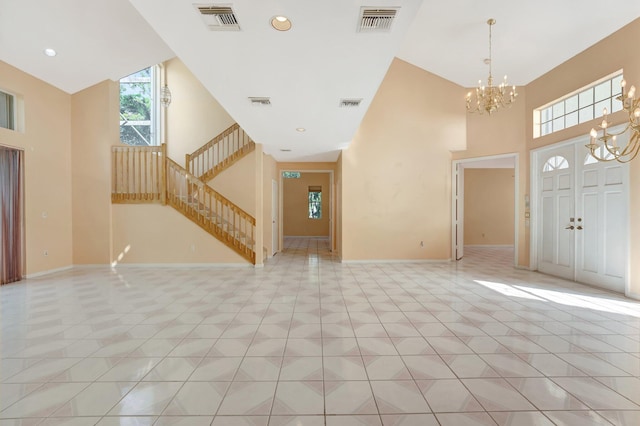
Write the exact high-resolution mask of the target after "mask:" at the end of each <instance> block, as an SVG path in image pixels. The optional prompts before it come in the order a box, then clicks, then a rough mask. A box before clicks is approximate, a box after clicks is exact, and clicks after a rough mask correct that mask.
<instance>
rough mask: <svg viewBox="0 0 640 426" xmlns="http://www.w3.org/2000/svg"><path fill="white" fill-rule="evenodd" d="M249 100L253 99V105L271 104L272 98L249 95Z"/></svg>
mask: <svg viewBox="0 0 640 426" xmlns="http://www.w3.org/2000/svg"><path fill="white" fill-rule="evenodd" d="M249 101H251V105H258V106H267V105H271V98H267V97H249Z"/></svg>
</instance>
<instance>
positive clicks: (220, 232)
mask: <svg viewBox="0 0 640 426" xmlns="http://www.w3.org/2000/svg"><path fill="white" fill-rule="evenodd" d="M167 203H168V204H169V205H171V206H172V207H174V208H175V209H176V210H178V211H180V212H181V213H182V214H184V215H185V216H187V217H188V218H189V219H191V220H192V221H193V222H195V223H196V224H197V225H198V226H200V227H201V228H203V229H204V230H205V231H207V232H209V233H210V234H212V235H214V236H216V237H217V238H218V239H219V240H220V241H222V242H223V243H224V244H226V245H227V246H228V247H229V248H231V249H232V250H234V251H236V252H237V253H238V254H240V255H241V256H243V257H244V258H246V259H247V260H249V261H250V262H252V263H254V264H255V260H256V259H255V257H256V255H255V250H254V245H255V232H256V231H255V226H256V220H255V218H253V217H252V216H251V215H250V214H248V213H247V212H245V211H244V210H242V209H241V208H240V207H238V206H236V205H235V204H233V203H232V202H231V201H229V200H228V199H227V198H225V197H223V196H222V195H220V194H219V193H218V192H216V191H215V190H213V189H212V188H211V187H210V186H209V185H207V184H206V183H203V182H202V181H201V180H200V179H198V178H197V177H195V176H193V175H192V174H190V173H189V172H188V171H187V170H186V169H185V168H183V167H182V166H180V165H179V164H178V163H176V162H175V161H173V160H171V159H170V158H168V159H167Z"/></svg>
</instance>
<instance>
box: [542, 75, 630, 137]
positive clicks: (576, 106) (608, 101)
mask: <svg viewBox="0 0 640 426" xmlns="http://www.w3.org/2000/svg"><path fill="white" fill-rule="evenodd" d="M621 82H622V71H619V72H617V73H615V74H614V75H612V76H608V77H606V78H605V79H604V80H600V81H597V82H595V83H592V84H591V85H589V86H587V87H584V88H582V89H580V90H578V91H576V92H574V93H571V94H569V95H567V96H564V97H562V98H560V99H558V100H556V101H553V102H552V103H551V104H548V105H546V106H544V107H540V108H538V109H536V110H534V111H533V137H534V138H537V137H540V136H545V135H548V134H550V133H553V132H557V131H560V130H563V129H566V128H569V127H571V126H575V125H576V124H579V123H585V122H587V121H591V120H593V119H596V118H599V117H602V111H603V109H604V108H606V109H607V111H608V112H609V113H612V112H616V111H620V110H622V102H620V101H618V100H617V99H616V97H618V96H620V94H621V93H622V89H621V87H620V83H621Z"/></svg>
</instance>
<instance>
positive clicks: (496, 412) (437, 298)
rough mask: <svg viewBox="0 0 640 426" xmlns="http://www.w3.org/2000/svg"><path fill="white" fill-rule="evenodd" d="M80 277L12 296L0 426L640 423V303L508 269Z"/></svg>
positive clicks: (471, 264)
mask: <svg viewBox="0 0 640 426" xmlns="http://www.w3.org/2000/svg"><path fill="white" fill-rule="evenodd" d="M327 247H328V244H327V241H326V240H322V239H300V238H298V239H287V240H286V249H285V250H284V251H283V252H282V253H280V254H278V255H277V256H276V257H274V258H273V259H269V260H268V261H267V262H266V264H265V266H264V268H262V269H253V268H250V267H247V268H203V267H194V268H189V269H186V268H132V267H129V268H124V267H121V268H119V269H118V270H117V271H112V270H110V269H107V268H105V269H75V270H71V271H68V272H63V273H58V274H55V275H50V276H47V277H42V278H38V279H33V280H28V281H25V282H22V283H17V284H11V285H7V286H4V287H1V288H0V300H1V311H0V319H1V322H0V327H1V330H0V331H1V334H0V356H1V358H0V426H6V425H36V424H38V425H78V426H82V425H95V424H98V425H100V426H105V425H151V424H155V425H161V426H162V425H185V426H186V425H195V426H198V425H212V424H213V425H222V426H234V425H252V426H256V425H270V426H284V425H297V426H315V425H330V426H336V425H337V426H349V425H379V426H380V425H385V426H387V425H396V426H399V425H405V426H406V425H420V426H430V425H454V426H463V425H495V424H498V425H517V426H526V425H552V424H558V425H580V426H585V425H611V424H615V425H640V376H639V375H640V303H638V302H635V301H632V300H629V299H625V298H624V297H621V296H619V295H615V294H611V293H607V292H604V291H599V290H597V289H594V288H591V287H586V286H582V285H579V284H575V283H571V282H567V281H563V280H560V279H556V278H553V277H549V276H545V275H540V274H537V273H532V272H528V271H523V270H516V269H514V268H512V267H511V265H512V258H513V252H512V251H510V250H508V249H501V248H485V249H480V248H468V249H467V251H466V257H465V258H464V259H463V260H462V261H460V262H456V263H448V262H447V263H444V262H443V263H424V264H420V263H378V264H341V263H339V262H337V261H336V260H335V259H334V258H333V257H332V256H331V254H330V253H329V252H328V249H327Z"/></svg>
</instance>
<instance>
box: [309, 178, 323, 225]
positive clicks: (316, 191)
mask: <svg viewBox="0 0 640 426" xmlns="http://www.w3.org/2000/svg"><path fill="white" fill-rule="evenodd" d="M309 219H322V187H321V186H310V187H309Z"/></svg>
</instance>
